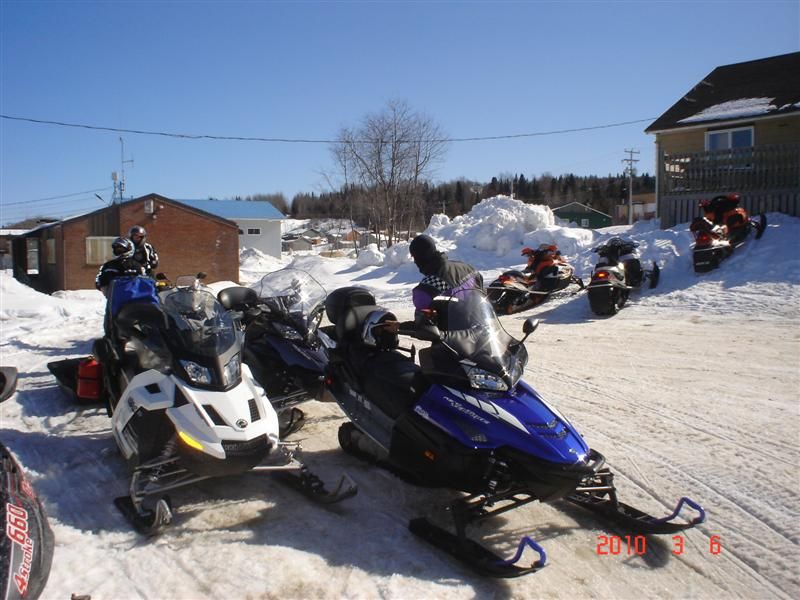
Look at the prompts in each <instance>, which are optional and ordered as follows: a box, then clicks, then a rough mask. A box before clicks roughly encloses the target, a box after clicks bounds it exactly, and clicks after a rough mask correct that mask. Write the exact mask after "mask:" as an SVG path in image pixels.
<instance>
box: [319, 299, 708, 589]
mask: <svg viewBox="0 0 800 600" xmlns="http://www.w3.org/2000/svg"><path fill="white" fill-rule="evenodd" d="M326 314H327V316H328V319H329V320H330V321H331V322H332V323H334V324H335V329H336V332H335V333H336V348H335V349H334V350H332V352H331V360H330V363H329V368H328V377H327V378H326V385H327V386H328V387H329V389H330V391H331V393H332V394H333V396H334V397H335V398H336V401H337V403H338V404H339V406H340V407H341V408H342V410H343V411H344V412H345V414H346V415H347V417H348V418H349V419H350V421H349V422H348V423H345V424H343V425H342V426H341V428H340V429H339V443H340V445H341V446H342V448H343V449H344V450H345V451H346V452H348V453H350V454H353V455H355V456H357V457H359V458H361V459H364V460H367V461H369V462H371V463H377V464H378V465H380V466H382V467H385V468H387V469H388V470H390V471H392V472H394V473H395V474H397V475H399V476H400V477H401V478H403V479H405V480H406V481H409V482H411V483H415V484H419V485H426V486H434V487H448V488H452V489H454V490H459V491H462V492H466V493H467V495H466V496H465V497H461V498H459V499H457V500H455V501H454V502H453V503H452V504H450V506H449V509H450V514H451V515H452V518H453V522H454V523H453V524H454V527H455V534H453V533H451V532H449V531H446V530H445V529H443V528H441V527H438V526H436V525H434V524H432V523H431V522H430V521H428V520H427V519H425V518H418V519H414V520H413V521H411V523H410V529H411V531H412V532H413V533H415V534H417V535H419V536H420V537H422V538H424V539H425V540H427V541H428V542H430V543H432V544H434V545H436V546H438V547H439V548H441V549H443V550H445V551H446V552H449V553H450V554H452V555H454V556H455V557H456V558H458V559H459V560H462V561H464V562H466V563H467V564H468V565H469V566H470V567H472V568H474V569H475V570H477V571H479V572H481V573H484V574H488V575H491V576H497V577H515V576H518V575H523V574H525V573H529V572H531V571H534V570H536V569H537V568H540V567H541V566H543V565H544V563H545V553H544V550H543V549H542V548H541V547H540V546H539V545H538V544H536V543H535V542H534V541H533V540H531V539H530V538H529V537H527V536H526V537H523V538H522V540H521V541H520V544H519V548H518V551H517V553H516V555H515V556H514V557H513V558H511V559H510V560H504V559H502V558H500V557H499V556H497V555H495V554H494V553H493V552H491V551H490V550H489V549H487V548H486V547H484V546H481V545H480V544H478V543H477V542H476V541H474V540H472V539H470V538H469V537H468V535H467V532H466V530H467V527H468V526H469V525H471V524H474V523H476V522H479V521H482V520H484V519H487V518H489V517H491V516H494V515H498V514H501V513H504V512H507V511H509V510H513V509H515V508H518V507H520V506H523V505H525V504H528V503H530V502H533V501H536V500H539V501H542V502H550V501H555V500H559V499H566V500H567V501H569V502H572V503H574V504H576V505H578V506H581V507H584V508H586V509H588V510H591V511H594V512H595V513H597V514H599V515H601V516H602V517H604V518H606V519H608V520H610V521H613V522H615V523H617V524H621V525H622V526H623V527H626V528H628V529H630V530H633V531H638V532H642V533H674V532H676V531H680V530H683V529H687V528H690V527H693V526H695V525H697V524H698V523H701V522H703V520H704V519H705V513H704V512H703V509H702V508H701V507H700V506H699V505H698V504H696V503H694V502H693V501H691V500H689V499H688V498H684V499H682V500H681V501H680V503H679V504H678V506H677V508H676V509H675V511H674V512H673V514H672V515H670V516H669V517H666V518H662V519H657V518H654V517H652V516H650V515H648V514H646V513H644V512H642V511H640V510H638V509H636V508H633V507H631V506H628V505H627V504H624V503H622V502H620V501H619V500H618V499H617V493H616V488H615V486H614V481H613V479H614V475H613V473H612V472H611V471H610V470H609V469H608V468H606V467H604V462H605V460H604V458H603V456H602V455H601V454H600V453H599V452H597V451H595V450H592V449H590V448H589V447H588V446H587V445H586V443H585V442H584V441H583V439H582V438H581V436H580V434H579V433H578V432H577V431H576V430H575V429H574V428H573V427H572V425H571V424H570V422H569V421H567V420H566V419H565V418H564V417H563V416H562V415H561V414H560V413H559V412H558V411H557V410H555V409H554V408H551V407H550V406H549V405H548V404H547V403H546V402H545V401H544V399H542V397H541V396H540V395H539V394H537V392H536V391H535V390H534V389H533V388H531V387H530V386H529V385H528V384H527V383H525V382H524V381H522V379H521V376H522V374H523V371H524V367H525V364H526V363H527V359H528V355H527V351H526V349H525V346H524V344H523V342H524V341H525V338H527V337H528V335H530V334H531V333H532V332H533V331H534V330H535V329H536V326H537V324H538V321H534V320H533V319H528V320H527V321H525V324H524V327H523V333H524V334H525V338H523V340H521V341H517V340H515V339H513V338H512V337H511V336H509V335H508V334H507V333H506V332H505V331H504V330H503V328H502V326H501V324H500V322H499V320H498V319H497V316H496V315H495V313H494V310H493V309H492V306H491V304H490V303H489V301H488V300H487V299H486V297H485V296H484V295H483V293H482V292H480V291H478V290H470V291H468V292H466V293H460V294H458V295H456V296H453V297H451V298H437V299H435V300H434V303H433V307H432V310H431V311H429V313H428V314H427V315H426V314H424V313H421V314H420V315H419V316H418V318H417V320H416V323H415V325H414V327H413V328H409V329H406V330H401V333H407V334H409V335H413V336H414V337H416V338H418V339H422V340H427V341H431V342H432V345H431V347H430V348H428V349H425V350H422V351H421V352H420V355H419V358H420V366H418V365H417V364H416V362H415V360H414V358H413V357H410V356H409V355H408V353H404V352H402V351H400V350H398V337H397V334H392V333H390V329H389V326H388V325H387V323H392V324H394V323H396V318H395V316H394V315H393V314H392V313H390V312H387V311H386V310H383V309H381V308H380V307H378V306H376V305H375V300H374V298H373V297H372V295H371V294H370V293H369V292H368V291H367V290H365V289H362V288H354V287H348V288H342V289H339V290H336V291H334V292H333V293H331V294H330V295H329V296H328V299H327V302H326ZM403 326H404V327H405V324H403ZM411 354H412V356H413V355H414V352H413V351H411ZM685 505H688V506H690V507H692V508H694V509H695V510H696V511H697V512H698V513H699V514H698V515H697V516H695V517H694V518H693V519H692V520H691V521H676V520H674V519H675V518H676V517H677V516H678V514H679V512H680V510H681V509H682V508H683V507H684V506H685ZM528 547H529V548H532V549H533V550H535V551H536V552H538V553H539V560H538V561H536V562H534V563H533V564H530V565H520V564H517V563H519V562H520V560H521V557H522V554H523V551H524V550H525V549H526V548H528Z"/></svg>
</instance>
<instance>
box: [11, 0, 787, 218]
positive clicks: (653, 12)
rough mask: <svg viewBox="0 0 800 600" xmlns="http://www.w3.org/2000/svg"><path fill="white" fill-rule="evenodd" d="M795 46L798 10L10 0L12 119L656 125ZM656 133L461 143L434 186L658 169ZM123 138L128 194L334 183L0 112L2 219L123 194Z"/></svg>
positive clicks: (224, 149) (181, 126)
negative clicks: (726, 70) (708, 86)
mask: <svg viewBox="0 0 800 600" xmlns="http://www.w3.org/2000/svg"><path fill="white" fill-rule="evenodd" d="M798 50H800V1H799V0H787V1H777V2H776V1H769V0H761V1H753V2H749V1H740V2H737V1H724V2H709V1H705V2H703V1H699V2H694V1H692V2H677V1H673V2H645V1H644V0H642V1H637V2H605V1H604V2H567V1H562V2H189V1H186V2H159V1H151V2H146V1H141V2H125V1H117V2H88V1H85V2H36V1H30V0H26V1H24V2H13V1H8V0H2V2H0V66H1V67H2V69H1V71H0V113H2V114H3V115H8V116H14V117H26V118H32V119H41V120H50V121H62V122H67V123H77V124H86V125H93V126H101V127H111V128H120V129H138V130H147V131H163V132H175V133H190V134H205V135H219V136H246V137H270V138H273V137H281V138H294V139H297V138H306V139H309V138H310V139H331V138H334V137H335V136H336V134H337V132H338V131H339V130H340V129H341V128H342V127H343V126H355V125H357V124H358V122H359V120H360V119H361V118H363V117H364V116H365V115H366V114H367V113H370V112H377V111H379V110H381V109H382V108H383V107H384V106H385V105H386V103H387V102H388V101H389V100H392V99H401V100H405V101H406V102H408V104H409V105H410V106H411V107H412V108H414V109H416V110H418V111H421V112H423V113H425V114H427V115H428V116H430V117H431V118H432V119H433V120H434V121H436V122H437V123H438V124H439V125H440V127H441V128H442V129H443V131H444V132H445V133H446V134H447V135H449V136H451V137H478V136H494V135H507V134H518V133H532V132H546V131H553V130H563V129H572V128H581V127H594V126H598V125H606V124H612V123H620V122H626V121H635V120H639V119H650V118H653V119H654V118H656V117H658V116H659V115H660V114H662V113H663V112H664V111H666V110H667V109H668V108H669V107H670V106H671V105H672V104H673V103H674V102H675V101H676V100H677V99H679V98H680V97H681V96H682V95H683V94H684V93H685V92H686V91H688V90H689V89H690V88H691V87H692V86H693V85H694V84H696V83H697V82H698V81H699V80H700V79H701V78H702V77H703V76H704V75H706V74H707V73H709V72H710V71H711V70H713V69H714V68H715V67H716V66H719V65H723V64H730V63H735V62H741V61H746V60H754V59H758V58H764V57H767V56H773V55H777V54H784V53H787V52H795V51H798ZM787 76H789V74H787ZM794 76H798V75H797V74H794ZM648 124H649V121H648V122H642V123H637V124H633V125H626V126H622V127H615V128H609V129H600V130H595V131H585V132H575V133H566V134H560V135H549V136H540V137H530V138H521V139H513V140H498V141H483V142H463V143H454V144H451V145H450V146H449V149H448V153H447V158H446V161H445V162H444V163H443V164H442V165H441V166H440V168H439V170H438V172H437V179H438V180H450V179H455V178H459V177H466V178H469V179H474V180H479V181H488V180H490V179H491V177H493V176H497V175H500V174H508V173H523V174H525V175H526V177H531V176H539V175H541V174H542V173H545V172H549V173H553V174H556V175H558V174H561V173H567V172H573V173H576V174H597V175H605V174H608V173H618V172H621V171H622V169H623V164H622V162H621V161H622V159H623V158H625V156H626V155H625V153H624V151H625V149H627V148H636V149H638V150H639V151H640V154H639V156H638V158H639V159H640V162H639V164H638V168H639V171H640V172H641V171H648V172H650V173H653V172H654V161H655V158H654V148H653V137H652V136H648V135H646V134H644V133H643V130H644V129H645V127H646V126H647V125H648ZM120 136H122V137H123V139H124V144H125V155H126V156H125V158H127V159H130V158H132V159H133V160H134V163H133V164H127V165H126V179H127V191H126V192H127V193H126V196H139V195H143V194H146V193H150V192H157V193H160V194H163V195H165V196H168V197H171V198H207V197H209V196H214V197H219V198H225V197H233V196H235V195H242V196H244V195H251V194H256V193H274V192H283V193H284V194H285V195H286V196H287V198H288V199H291V197H292V196H293V195H294V194H295V193H298V192H312V191H314V192H319V191H326V190H327V189H329V188H327V186H326V183H325V179H324V177H323V176H322V174H321V173H322V172H325V171H330V170H332V169H333V162H332V160H331V158H330V149H329V146H328V145H326V144H278V143H263V142H234V141H211V140H199V141H194V140H185V139H174V138H168V137H159V136H145V135H136V134H129V133H125V134H119V133H112V132H105V131H93V130H89V129H75V128H66V127H57V126H53V125H41V124H33V123H28V122H21V121H12V120H8V119H0V209H2V214H1V215H0V223H2V224H6V223H8V222H11V221H13V220H16V219H18V218H22V217H25V216H32V215H37V214H53V215H59V216H60V215H63V214H67V213H71V212H76V211H78V210H85V209H88V208H99V207H100V206H102V204H101V203H100V201H99V200H97V199H96V198H94V195H93V193H83V194H78V192H86V191H87V190H96V189H97V190H101V191H100V192H99V193H100V195H101V196H103V197H104V198H105V199H109V198H110V196H111V191H110V187H111V172H112V171H119V170H120V141H119V138H120ZM105 188H108V189H105ZM68 194H69V195H70V196H69V197H68V198H59V199H55V200H43V199H44V198H52V197H55V196H64V195H68ZM72 194H75V195H72Z"/></svg>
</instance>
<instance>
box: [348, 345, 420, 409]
mask: <svg viewBox="0 0 800 600" xmlns="http://www.w3.org/2000/svg"><path fill="white" fill-rule="evenodd" d="M361 372H362V374H363V375H362V385H363V390H364V393H365V394H366V395H367V397H369V399H370V400H372V401H373V402H375V404H377V405H378V406H379V407H380V408H381V410H382V411H383V412H384V413H386V415H387V416H388V417H390V418H392V419H397V418H398V417H399V416H400V415H401V414H403V413H404V412H406V411H407V410H409V409H410V408H411V406H413V404H414V402H415V401H416V400H417V398H419V396H420V394H421V393H422V392H423V391H424V390H425V389H426V388H427V385H426V383H425V379H424V377H423V376H422V369H420V367H419V366H418V365H417V364H416V363H415V362H414V361H413V360H411V359H410V358H409V357H408V356H407V355H404V354H401V353H400V352H397V351H396V350H390V351H383V352H374V353H373V354H372V355H371V356H370V357H369V358H368V359H367V360H365V361H364V363H363V367H362V370H361Z"/></svg>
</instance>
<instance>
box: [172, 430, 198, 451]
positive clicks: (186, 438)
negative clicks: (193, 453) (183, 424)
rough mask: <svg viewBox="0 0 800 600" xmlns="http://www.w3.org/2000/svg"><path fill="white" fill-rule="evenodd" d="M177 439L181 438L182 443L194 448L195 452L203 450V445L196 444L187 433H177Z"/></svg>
mask: <svg viewBox="0 0 800 600" xmlns="http://www.w3.org/2000/svg"><path fill="white" fill-rule="evenodd" d="M178 437H179V438H181V439H182V440H183V441H184V443H185V444H186V445H187V446H189V447H190V448H194V449H195V450H202V449H203V444H201V443H200V442H198V441H197V440H196V439H194V438H193V437H192V436H190V435H189V434H188V433H186V432H184V431H178Z"/></svg>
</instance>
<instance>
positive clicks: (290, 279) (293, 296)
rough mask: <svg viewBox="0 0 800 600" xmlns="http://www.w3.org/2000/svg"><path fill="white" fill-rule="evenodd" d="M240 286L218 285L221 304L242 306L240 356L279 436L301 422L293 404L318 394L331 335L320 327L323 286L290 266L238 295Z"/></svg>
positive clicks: (297, 427) (301, 416) (290, 431)
mask: <svg viewBox="0 0 800 600" xmlns="http://www.w3.org/2000/svg"><path fill="white" fill-rule="evenodd" d="M241 290H242V288H232V289H225V290H222V291H221V292H220V293H219V295H218V299H219V301H220V302H221V303H222V305H223V306H224V307H225V308H228V309H229V308H230V307H231V305H232V303H235V304H237V305H238V306H245V307H246V308H245V310H244V311H243V312H241V314H240V315H237V316H238V317H239V322H240V323H242V325H243V327H244V335H245V339H244V350H243V354H242V360H243V362H244V363H245V364H246V365H247V366H249V367H250V370H251V371H252V373H253V376H254V377H255V378H256V381H257V382H258V383H259V384H260V385H261V386H262V387H263V388H264V389H265V390H266V392H267V396H268V397H269V399H270V402H271V403H272V406H273V407H274V408H275V410H277V411H278V419H279V421H280V423H281V431H280V435H281V438H284V437H285V436H287V435H289V434H290V433H293V432H294V431H297V430H298V429H300V427H302V425H303V423H304V415H303V412H302V411H301V410H300V409H299V408H296V405H297V404H299V403H301V402H305V401H307V400H320V399H321V395H322V392H323V386H322V380H323V378H324V373H325V367H326V365H327V364H328V357H327V354H326V352H325V346H326V344H329V342H330V340H329V338H328V336H327V335H326V334H325V333H324V332H323V331H321V330H320V329H319V325H320V321H321V320H322V317H323V315H324V311H325V297H326V293H325V288H323V287H322V285H321V284H320V283H319V282H318V281H317V280H316V279H314V278H313V277H312V276H311V275H309V274H308V273H306V272H305V271H302V270H299V269H293V268H285V269H280V270H278V271H274V272H273V273H269V274H267V275H265V276H264V277H262V278H261V280H260V281H259V282H258V283H257V284H256V285H254V286H253V288H252V289H251V290H250V292H252V293H250V292H245V294H246V295H247V297H243V296H242V291H241Z"/></svg>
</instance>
